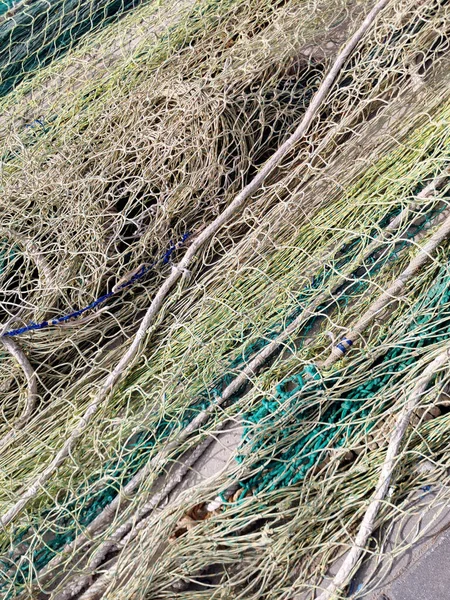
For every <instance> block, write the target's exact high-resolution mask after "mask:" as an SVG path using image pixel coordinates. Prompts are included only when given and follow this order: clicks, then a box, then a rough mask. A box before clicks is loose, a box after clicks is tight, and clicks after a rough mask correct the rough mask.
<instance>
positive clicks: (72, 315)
mask: <svg viewBox="0 0 450 600" xmlns="http://www.w3.org/2000/svg"><path fill="white" fill-rule="evenodd" d="M190 235H191V234H190V232H189V231H188V232H187V233H184V234H183V236H182V237H181V240H180V241H179V242H177V243H176V244H173V243H172V242H170V246H169V248H168V250H166V252H165V253H164V255H163V257H162V258H161V259H159V260H160V261H161V262H162V264H163V265H166V264H167V263H168V262H169V260H170V257H171V256H172V254H173V252H174V251H175V250H176V249H177V248H178V247H179V246H181V244H183V243H184V242H185V241H186V240H187V239H188V237H189V236H190ZM159 260H156V261H155V262H153V263H152V264H151V265H150V266H148V267H144V266H143V267H142V269H139V271H138V272H137V273H135V274H134V275H133V276H132V277H130V279H129V280H128V281H126V282H125V283H123V284H122V285H121V286H119V287H118V288H117V289H116V290H115V291H111V292H108V293H107V294H104V295H103V296H100V298H97V300H94V301H93V302H91V303H90V304H89V305H88V306H85V307H84V308H80V310H76V311H74V312H71V313H70V314H68V315H64V316H62V317H56V318H54V319H50V320H48V321H42V322H41V323H33V322H31V323H29V324H28V325H25V326H24V327H19V328H18V329H10V330H9V331H5V333H3V334H2V335H1V336H0V337H15V336H17V335H21V334H22V333H26V332H27V331H34V330H36V329H44V328H45V327H50V326H51V325H59V323H64V322H65V321H69V320H70V319H74V318H77V317H79V316H80V315H82V314H83V313H85V312H87V311H88V310H92V309H94V308H96V307H97V306H98V305H99V304H102V303H103V302H105V301H106V300H108V299H109V298H111V296H114V295H115V294H118V293H119V292H121V291H122V290H124V289H125V288H128V287H130V286H132V285H133V284H134V283H136V281H138V280H139V279H142V277H144V275H147V273H148V272H149V271H151V270H152V269H153V268H154V267H155V266H156V265H157V264H158V262H159Z"/></svg>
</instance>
